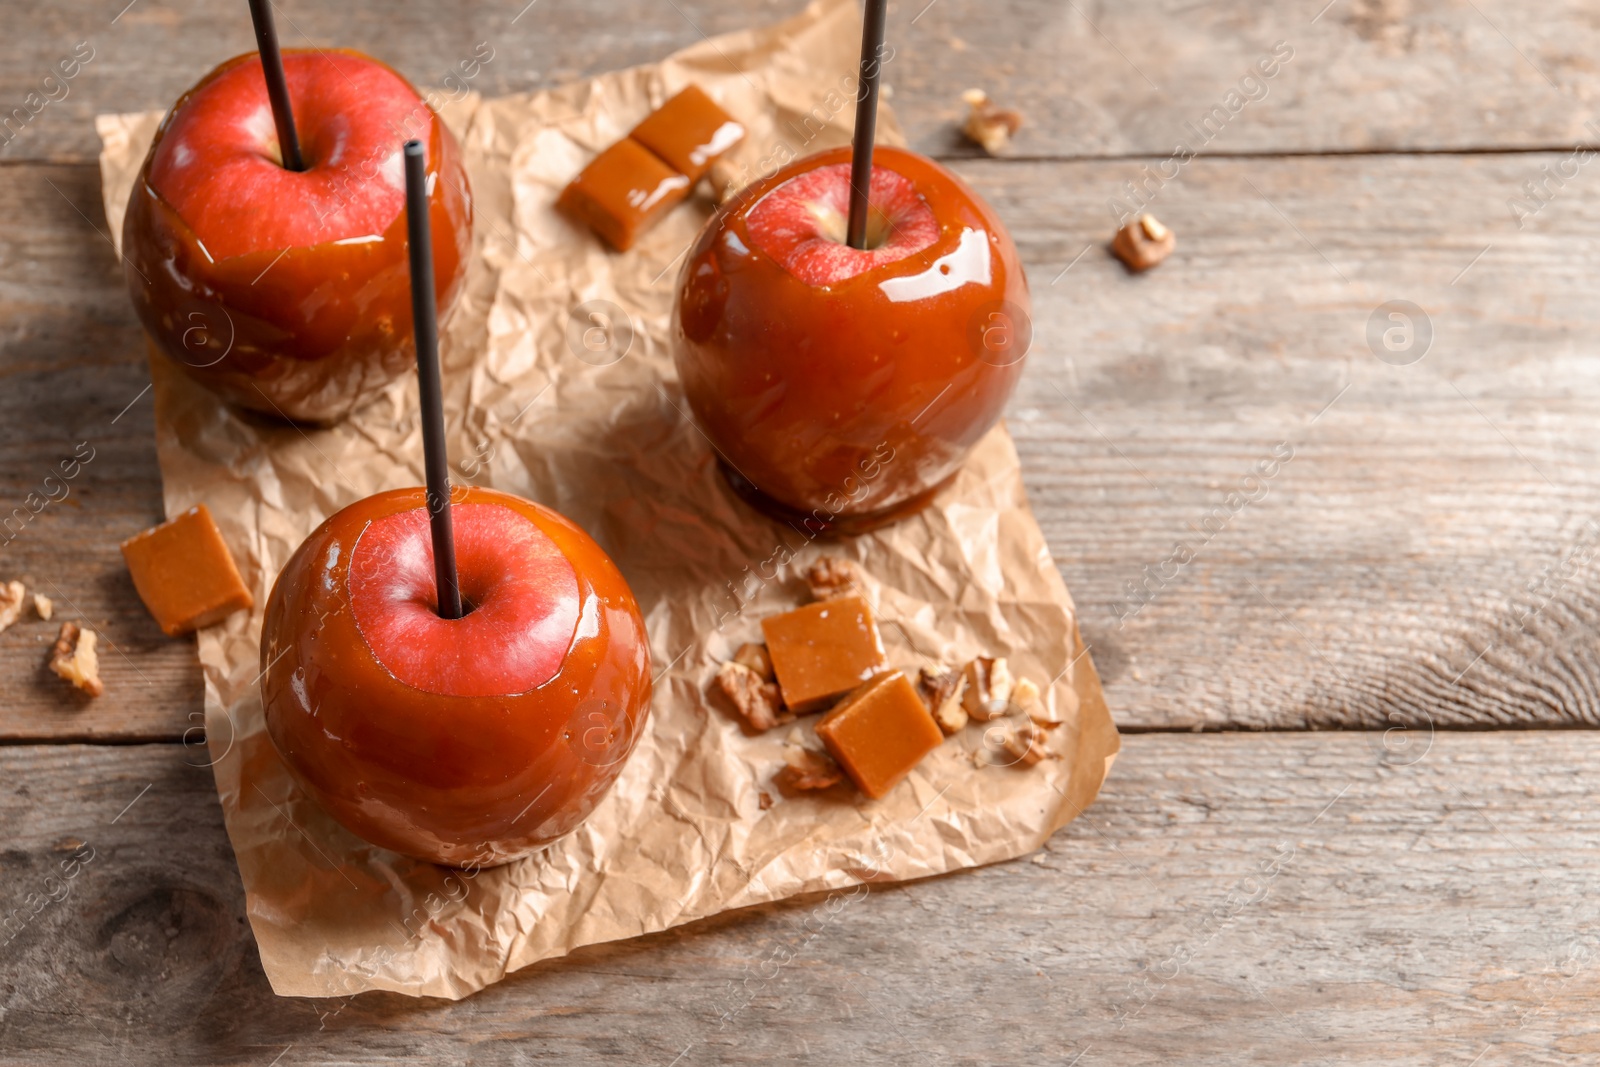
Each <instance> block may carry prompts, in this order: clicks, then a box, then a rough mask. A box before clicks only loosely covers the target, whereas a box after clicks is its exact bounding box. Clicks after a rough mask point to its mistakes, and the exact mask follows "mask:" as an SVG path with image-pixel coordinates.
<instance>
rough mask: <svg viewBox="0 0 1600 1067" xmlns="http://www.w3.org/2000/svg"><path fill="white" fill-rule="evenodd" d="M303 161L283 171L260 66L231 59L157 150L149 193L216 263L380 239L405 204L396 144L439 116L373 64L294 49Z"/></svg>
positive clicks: (190, 98)
mask: <svg viewBox="0 0 1600 1067" xmlns="http://www.w3.org/2000/svg"><path fill="white" fill-rule="evenodd" d="M283 66H284V76H285V78H286V79H287V81H288V85H289V96H290V101H291V105H292V107H293V110H294V118H295V126H296V129H297V131H298V132H299V135H300V141H301V146H302V150H303V154H304V156H305V161H306V169H305V170H303V171H298V172H296V171H290V170H287V169H285V168H284V166H283V163H282V154H281V151H280V149H279V146H278V137H277V129H276V127H275V125H274V123H273V118H272V109H271V105H270V103H269V102H268V100H267V92H266V82H265V80H264V79H263V77H262V74H261V61H260V59H259V58H258V57H256V56H254V55H252V56H248V57H242V58H241V59H238V60H235V61H233V62H231V63H229V64H224V66H223V67H221V68H219V69H218V70H217V71H216V72H214V73H213V74H212V75H211V76H210V77H208V78H207V79H206V80H205V81H203V82H201V83H200V84H199V85H198V86H196V87H195V88H194V89H193V90H191V91H190V92H189V93H188V94H187V95H186V96H185V97H184V98H183V99H181V100H180V101H179V102H178V104H177V105H176V107H175V108H174V110H173V111H172V113H171V114H169V115H168V117H167V119H166V121H165V122H164V123H163V125H162V130H161V132H160V134H159V135H158V136H159V140H158V141H157V142H156V144H155V146H154V147H153V149H152V151H151V157H150V162H149V168H148V172H147V173H148V182H149V185H150V188H151V189H152V190H154V191H155V193H156V194H157V195H158V196H160V197H161V198H162V199H163V200H164V201H166V203H167V204H168V205H169V206H170V207H171V208H172V209H173V210H174V211H175V212H177V214H178V216H179V217H180V218H181V219H183V221H184V223H185V224H187V225H188V227H189V228H190V230H192V231H193V232H194V235H195V237H196V239H197V240H198V241H199V242H200V243H201V244H202V245H204V247H205V248H206V249H207V251H208V252H209V254H210V255H211V256H212V257H214V258H215V259H218V260H221V259H229V258H232V257H235V256H241V255H246V254H248V253H250V252H257V251H262V250H268V249H274V250H275V249H282V248H303V247H310V246H313V245H318V244H322V243H325V242H331V241H338V240H342V239H345V238H350V237H359V236H364V235H368V234H382V233H383V232H384V231H385V230H387V229H388V227H389V225H390V224H391V223H392V222H393V221H394V220H395V219H396V218H397V217H398V216H399V214H400V211H401V209H402V207H403V206H404V203H405V183H404V177H403V174H402V172H401V167H400V165H399V161H400V155H399V152H398V150H397V147H396V146H397V145H398V143H399V142H401V141H403V140H405V139H406V138H408V137H420V139H421V140H422V141H423V142H424V144H427V142H428V141H429V140H430V138H429V136H428V130H429V129H430V128H431V126H432V124H434V123H437V122H438V118H437V116H435V115H434V114H433V112H432V111H431V110H429V109H428V107H427V105H426V104H425V103H424V102H423V101H422V99H421V97H420V96H418V94H417V91H416V90H415V89H413V88H412V87H411V85H410V84H409V83H407V82H406V80H405V79H404V78H402V77H400V75H398V74H396V73H395V72H394V71H393V70H390V69H389V68H388V67H387V66H385V65H384V64H382V63H380V62H378V61H377V60H374V59H370V58H368V57H366V56H362V55H359V54H357V53H354V52H348V51H342V50H329V51H320V50H307V51H295V50H290V51H286V52H285V53H284V55H283Z"/></svg>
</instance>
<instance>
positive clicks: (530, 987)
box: [0, 731, 1600, 1065]
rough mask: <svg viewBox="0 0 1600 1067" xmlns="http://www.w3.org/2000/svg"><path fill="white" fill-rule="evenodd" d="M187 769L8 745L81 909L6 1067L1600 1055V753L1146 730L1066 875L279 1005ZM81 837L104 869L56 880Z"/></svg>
mask: <svg viewBox="0 0 1600 1067" xmlns="http://www.w3.org/2000/svg"><path fill="white" fill-rule="evenodd" d="M187 755H189V753H188V752H187V751H186V750H185V749H184V748H183V747H182V746H177V745H163V746H148V747H129V748H105V747H69V746H47V747H42V748H34V749H31V750H28V751H21V750H17V749H10V750H6V751H3V752H0V783H3V784H0V824H3V825H5V826H6V827H7V829H8V834H7V837H8V840H7V842H6V851H5V852H4V853H0V865H3V867H4V872H5V878H4V879H3V880H0V917H3V916H4V915H5V914H7V913H9V912H10V911H11V909H13V908H17V907H19V906H21V905H22V904H23V901H24V899H25V897H26V895H27V894H29V893H34V894H39V893H44V892H49V891H52V890H53V891H55V892H56V893H57V895H58V896H59V895H63V894H64V899H62V900H60V901H59V902H56V903H49V904H47V905H46V906H45V907H44V908H43V910H41V911H40V913H39V914H38V915H37V916H36V917H33V918H32V919H31V921H29V922H28V923H27V924H26V925H24V926H22V927H21V929H20V932H18V933H17V936H16V937H15V938H14V939H12V940H11V941H10V942H9V943H7V944H6V945H4V946H3V947H0V1062H7V1063H27V1064H30V1065H50V1064H73V1065H76V1064H80V1063H84V1062H116V1063H128V1064H143V1063H152V1064H153V1063H163V1064H189V1063H196V1064H201V1063H204V1064H235V1063H237V1064H266V1063H270V1062H273V1058H274V1057H276V1056H280V1055H281V1057H282V1058H281V1059H279V1060H278V1061H277V1062H279V1063H281V1064H294V1063H379V1062H388V1061H391V1060H393V1059H396V1058H400V1057H406V1058H413V1059H417V1060H419V1061H426V1062H430V1063H468V1062H470V1063H482V1064H502V1063H504V1064H516V1063H528V1062H534V1061H539V1062H544V1061H554V1062H561V1063H570V1064H578V1065H581V1064H600V1063H615V1062H626V1063H656V1064H668V1063H674V1062H676V1063H679V1064H695V1063H738V1064H746V1063H748V1064H755V1063H764V1062H765V1063H770V1062H783V1063H791V1062H798V1061H801V1060H805V1061H808V1062H819V1063H842V1062H855V1061H857V1060H859V1061H861V1062H868V1063H916V1062H930V1063H934V1062H936V1063H958V1064H984V1065H993V1064H1027V1065H1032V1064H1037V1063H1070V1062H1074V1057H1080V1056H1081V1058H1080V1059H1078V1060H1077V1061H1076V1062H1078V1063H1080V1064H1085V1065H1093V1064H1096V1063H1116V1064H1158V1063H1159V1064H1196V1065H1198V1064H1214V1063H1223V1062H1226V1063H1245V1062H1248V1063H1264V1064H1265V1063H1272V1064H1300V1063H1305V1064H1319V1063H1329V1062H1345V1061H1349V1062H1376V1061H1377V1060H1379V1059H1382V1060H1383V1061H1384V1062H1386V1063H1393V1064H1396V1065H1409V1064H1419V1065H1420V1064H1429V1065H1432V1064H1437V1063H1441V1062H1459V1063H1462V1064H1466V1063H1470V1062H1473V1058H1474V1057H1481V1058H1480V1059H1479V1060H1478V1061H1477V1062H1478V1063H1479V1064H1480V1065H1483V1064H1507V1063H1519V1064H1545V1063H1551V1064H1553V1063H1571V1062H1576V1060H1578V1059H1582V1058H1583V1057H1584V1055H1586V1054H1587V1055H1591V1056H1592V1055H1593V1053H1594V1050H1595V1049H1596V1048H1597V1047H1600V1032H1597V1029H1596V1024H1595V1021H1594V1017H1593V1013H1592V1012H1591V1011H1588V1010H1587V1005H1588V1004H1590V1003H1592V1000H1593V998H1594V997H1596V996H1600V971H1597V969H1596V966H1595V963H1596V960H1597V958H1600V956H1597V949H1600V938H1597V935H1596V929H1597V928H1596V926H1595V922H1596V919H1597V918H1600V916H1597V914H1596V908H1597V905H1596V903H1595V901H1594V899H1593V893H1592V892H1591V891H1590V890H1591V889H1592V887H1593V884H1594V881H1595V879H1596V877H1597V876H1600V857H1597V855H1596V850H1595V846H1594V842H1595V841H1596V840H1597V839H1600V838H1597V835H1600V823H1597V821H1596V820H1597V816H1596V814H1595V813H1596V811H1597V810H1600V807H1597V804H1596V801H1597V799H1600V797H1597V795H1596V788H1597V787H1596V784H1595V783H1596V782H1600V744H1597V741H1596V738H1595V736H1594V735H1593V734H1589V733H1584V732H1560V731H1557V732H1550V733H1511V732H1506V733H1496V734H1448V733H1439V734H1436V735H1430V734H1428V733H1427V732H1425V731H1413V732H1411V733H1410V734H1406V735H1402V734H1399V733H1395V734H1390V735H1387V736H1386V735H1384V734H1380V733H1371V734H1352V733H1345V734H1327V735H1318V736H1312V735H1293V734H1265V735H1238V734H1235V735H1224V736H1212V735H1205V736H1188V735H1181V734H1179V735H1172V734H1166V735H1146V736H1136V737H1131V738H1129V739H1128V744H1127V746H1126V749H1125V752H1124V754H1123V756H1122V758H1121V759H1120V760H1119V762H1118V765H1117V767H1116V770H1115V772H1114V773H1113V775H1112V777H1111V779H1110V781H1109V783H1108V785H1107V788H1106V791H1105V793H1104V794H1103V795H1102V798H1101V800H1100V801H1099V803H1097V804H1096V805H1095V807H1094V808H1093V809H1091V810H1090V811H1089V812H1088V813H1087V815H1085V816H1084V817H1083V818H1082V819H1080V820H1079V821H1078V822H1077V823H1075V824H1073V825H1072V826H1071V827H1069V828H1068V829H1067V830H1065V831H1063V832H1062V833H1060V834H1058V835H1057V836H1056V837H1055V838H1054V839H1053V840H1052V841H1051V843H1050V845H1049V846H1048V848H1047V849H1045V850H1044V851H1042V852H1040V853H1038V854H1036V855H1035V856H1034V857H1032V858H1031V861H1030V860H1022V861H1018V862H1015V863H1010V864H1006V865H1002V866H998V867H993V868H988V869H984V870H980V871H974V872H966V873H962V874H958V875H953V876H950V877H946V878H940V879H935V880H931V881H928V882H924V883H920V884H915V885H911V886H896V887H883V888H877V889H873V890H872V891H871V892H870V893H868V894H866V895H864V896H862V897H860V898H859V899H850V898H848V897H842V898H837V899H836V900H835V902H834V904H833V906H832V908H831V909H830V906H829V904H828V902H827V899H826V898H819V899H814V900H807V901H800V902H793V903H790V904H786V905H782V906H774V907H763V908H757V909H752V910H750V911H747V912H741V913H738V914H734V915H727V916H722V917H720V918H718V919H715V920H712V921H708V922H705V923H700V924H696V925H693V926H690V927H685V928H682V929H680V930H677V931H672V932H669V933H666V934H662V935H659V936H655V937H650V938H645V939H641V940H639V941H634V942H625V943H621V944H616V945H610V946H596V947H594V948H590V949H586V950H583V951H581V952H579V953H578V954H576V955H575V956H573V957H571V958H569V959H566V960H558V961H553V962H551V963H549V964H546V965H541V966H538V967H534V968H531V969H530V970H528V971H526V972H523V973H521V974H518V975H516V976H513V977H512V978H510V979H509V980H507V981H505V982H503V983H501V984H499V985H497V986H495V987H492V988H490V989H488V990H486V991H485V992H483V993H481V994H479V995H477V996H475V997H472V998H470V999H468V1000H466V1001H463V1002H460V1003H456V1004H448V1003H444V1002H437V1001H414V1000H407V999H405V998H401V997H397V996H390V995H385V994H370V995H364V996H361V997H357V998H353V999H349V1000H345V1001H338V1000H332V1001H307V1000H280V999H277V998H275V997H273V996H272V995H271V993H270V991H269V990H268V988H267V986H266V981H265V978H264V976H263V975H262V973H261V971H260V967H259V963H258V962H257V961H256V959H255V958H254V950H253V944H252V942H251V939H250V935H249V932H248V928H247V926H246V924H245V917H244V910H243V909H244V906H243V900H242V899H241V895H240V890H239V885H238V879H237V874H236V873H235V869H234V866H233V861H232V857H231V854H230V853H229V850H228V846H227V842H226V839H225V837H224V835H223V830H222V824H221V818H220V812H219V810H218V808H217V804H216V801H215V798H214V795H213V792H212V787H211V783H210V780H209V772H207V771H205V770H203V769H195V768H191V767H186V766H185V765H184V760H185V757H186V756H187ZM147 787H148V788H147ZM130 801H132V802H133V803H132V806H131V807H129V806H128V805H129V803H130ZM124 809H126V810H124ZM119 813H120V814H119ZM78 842H82V843H84V844H86V845H88V846H91V847H92V848H93V850H94V852H93V858H92V859H91V860H89V861H88V862H85V863H81V864H79V865H78V866H77V868H76V874H75V876H74V877H72V878H70V879H69V880H66V881H64V882H61V883H59V884H58V883H57V882H54V881H52V882H48V883H47V882H46V876H47V875H50V874H51V872H57V875H56V876H57V877H59V876H60V875H59V872H60V871H61V863H62V861H63V860H64V859H67V858H69V857H71V856H73V855H81V854H82V853H81V851H78V852H75V851H74V850H75V849H77V843H78ZM47 886H48V887H49V888H46V887H47ZM62 886H65V888H64V889H63V888H61V887H62ZM675 1057H676V1059H675Z"/></svg>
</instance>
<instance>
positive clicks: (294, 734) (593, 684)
mask: <svg viewBox="0 0 1600 1067" xmlns="http://www.w3.org/2000/svg"><path fill="white" fill-rule="evenodd" d="M449 510H450V512H451V516H452V522H453V526H454V542H455V554H456V563H457V567H458V574H459V589H460V591H461V598H462V601H463V607H464V611H465V614H463V615H462V616H461V617H460V618H458V619H447V618H443V617H441V615H440V614H439V603H438V597H437V593H436V589H437V586H436V585H435V570H434V557H433V544H432V541H431V540H430V533H429V514H428V511H427V508H426V505H425V491H424V490H423V489H420V488H417V489H399V490H393V491H390V492H386V493H379V494H378V495H376V496H371V497H367V498H366V499H364V500H361V501H358V502H356V503H354V504H352V505H350V506H349V507H347V508H345V509H344V510H342V511H340V512H338V513H337V514H336V515H334V516H333V517H331V518H330V519H328V520H327V521H326V522H324V523H323V524H322V525H321V526H319V527H318V528H317V529H316V531H315V532H313V533H312V534H311V536H310V537H308V538H306V540H305V542H304V543H303V544H301V546H300V548H299V549H298V550H297V551H296V552H295V554H294V555H293V557H291V559H290V560H289V562H288V564H287V565H286V566H285V567H284V568H283V571H282V572H281V573H280V574H279V576H278V580H277V583H276V584H275V585H274V587H273V590H272V595H271V598H270V600H269V601H268V604H267V610H266V620H265V624H264V627H263V630H262V638H261V666H262V671H263V673H262V679H261V696H262V701H263V704H264V707H265V712H266V722H267V730H268V733H269V734H270V736H271V738H272V741H273V744H274V745H275V746H276V747H277V749H278V752H279V753H280V754H281V755H282V757H283V759H284V762H285V763H286V764H287V765H288V766H289V769H290V770H291V771H292V772H293V773H294V775H295V776H296V778H298V779H299V781H300V782H301V783H302V784H303V785H304V786H305V787H306V789H307V790H308V791H309V792H310V793H311V795H312V796H313V797H314V798H315V799H316V800H317V802H318V803H320V804H321V805H322V807H323V809H324V810H325V811H327V812H328V813H329V814H330V815H332V816H333V817H334V818H335V819H337V820H338V821H339V822H341V823H343V824H344V825H345V826H346V827H347V828H349V829H350V830H351V831H352V832H354V833H356V834H358V835H359V836H361V837H363V838H365V839H366V840H368V841H371V842H373V843H374V844H377V845H380V846H382V847H384V848H390V849H393V850H395V851H397V852H401V853H405V854H407V855H410V856H416V857H419V858H421V859H426V860H430V861H432V862H435V863H442V864H449V865H454V866H463V865H468V864H472V865H479V866H486V865H491V864H496V863H503V862H506V861H507V860H510V859H514V858H516V857H518V856H521V855H526V854H527V853H529V852H531V851H533V850H535V849H537V848H539V847H541V846H542V845H545V844H547V843H548V842H550V841H553V840H555V839H556V838H558V837H561V836H562V835H563V834H566V833H568V832H569V831H571V830H572V829H573V828H574V827H575V826H577V825H578V824H579V823H580V822H582V821H583V819H584V818H585V817H586V816H587V815H588V814H589V813H590V812H591V811H592V810H593V809H594V807H595V806H596V805H597V804H598V803H599V802H600V800H601V799H602V798H603V797H604V796H605V794H606V791H607V790H608V789H609V788H610V787H611V784H612V782H613V781H614V780H615V778H616V776H617V774H618V773H619V772H620V771H621V768H622V765H623V761H624V759H625V758H626V757H627V755H628V753H629V752H630V751H631V749H632V746H633V743H634V741H635V740H636V739H637V738H638V736H639V731H640V729H641V728H642V727H643V725H644V722H645V718H646V716H647V714H648V709H649V701H650V653H649V642H648V639H647V637H646V634H645V628H644V622H643V620H642V619H641V618H640V615H639V609H638V606H637V604H635V602H634V599H633V594H632V593H631V592H630V591H629V589H628V585H627V582H626V581H624V579H623V577H622V575H621V574H620V573H619V572H618V571H617V568H616V566H615V565H614V564H613V563H612V562H611V560H610V559H609V558H608V557H607V556H606V554H605V552H604V551H602V550H601V549H600V547H599V546H598V545H596V544H595V543H594V541H592V540H591V539H590V538H589V536H588V535H587V534H585V533H584V532H583V531H582V530H580V529H579V528H578V527H577V526H575V525H573V524H572V523H571V522H569V521H567V520H566V519H564V518H562V517H561V516H560V515H558V514H556V513H555V512H553V511H551V510H550V509H548V508H545V507H541V506H540V505H538V504H534V503H532V502H530V501H527V500H524V499H522V498H520V497H516V496H512V495H509V494H507V493H501V492H496V491H494V490H490V489H479V488H463V487H457V488H455V489H454V490H453V492H452V501H451V506H450V509H449Z"/></svg>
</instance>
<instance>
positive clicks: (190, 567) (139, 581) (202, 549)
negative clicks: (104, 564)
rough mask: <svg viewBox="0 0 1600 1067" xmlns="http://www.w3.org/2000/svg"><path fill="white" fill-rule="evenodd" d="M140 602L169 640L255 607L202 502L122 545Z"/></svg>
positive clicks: (219, 533) (226, 547) (220, 535)
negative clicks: (142, 602)
mask: <svg viewBox="0 0 1600 1067" xmlns="http://www.w3.org/2000/svg"><path fill="white" fill-rule="evenodd" d="M122 558H123V559H124V560H126V561H127V563H128V573H129V574H131V575H133V587H134V588H135V589H137V590H138V591H139V599H141V600H143V601H144V606H145V607H147V608H149V609H150V614H151V615H154V616H155V619H156V622H158V623H160V624H161V631H162V633H165V634H167V635H168V636H169V637H176V636H178V635H179V634H186V633H188V632H189V631H191V630H198V629H200V628H201V627H202V626H210V625H211V624H212V623H214V622H220V621H221V620H222V619H224V618H226V617H227V616H229V615H232V614H233V613H234V612H236V611H238V610H240V609H241V608H249V607H252V606H254V605H255V600H254V598H252V597H251V596H250V590H248V589H246V588H245V587H244V581H243V580H242V579H241V578H240V577H239V568H238V567H235V566H234V565H233V556H232V554H230V553H229V552H228V546H227V544H226V543H224V542H223V540H222V534H221V532H220V531H218V529H217V524H216V523H215V522H214V521H212V518H211V512H210V511H208V510H207V509H206V506H205V505H204V504H199V505H196V506H195V507H192V508H190V509H189V510H188V511H185V512H184V513H183V514H182V515H179V516H178V517H177V518H175V519H173V520H171V521H170V522H164V523H162V524H161V525H160V526H157V527H155V528H153V529H149V530H146V531H145V532H144V533H142V534H136V535H135V536H133V537H130V538H128V539H127V540H126V541H124V542H122Z"/></svg>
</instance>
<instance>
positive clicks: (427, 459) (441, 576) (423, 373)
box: [405, 141, 462, 619]
mask: <svg viewBox="0 0 1600 1067" xmlns="http://www.w3.org/2000/svg"><path fill="white" fill-rule="evenodd" d="M405 164H406V236H407V237H408V238H409V241H410V255H411V335H412V337H413V338H414V339H415V341H416V345H417V394H418V397H417V399H418V406H419V407H420V408H421V414H422V463H423V469H424V471H425V473H426V478H427V483H428V516H429V519H430V522H431V525H432V530H433V578H434V582H435V584H436V585H437V586H438V591H439V615H440V616H441V617H443V618H446V619H459V618H461V615H462V611H461V586H460V583H459V582H458V580H457V577H456V538H455V530H454V529H453V528H452V526H451V524H450V464H449V460H448V459H447V458H446V456H445V449H444V395H443V390H442V388H441V387H440V384H439V312H438V307H437V306H436V305H435V304H434V293H433V237H432V233H431V231H430V229H429V226H428V170H427V158H426V157H425V156H424V154H423V150H422V142H421V141H407V142H406V147H405Z"/></svg>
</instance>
